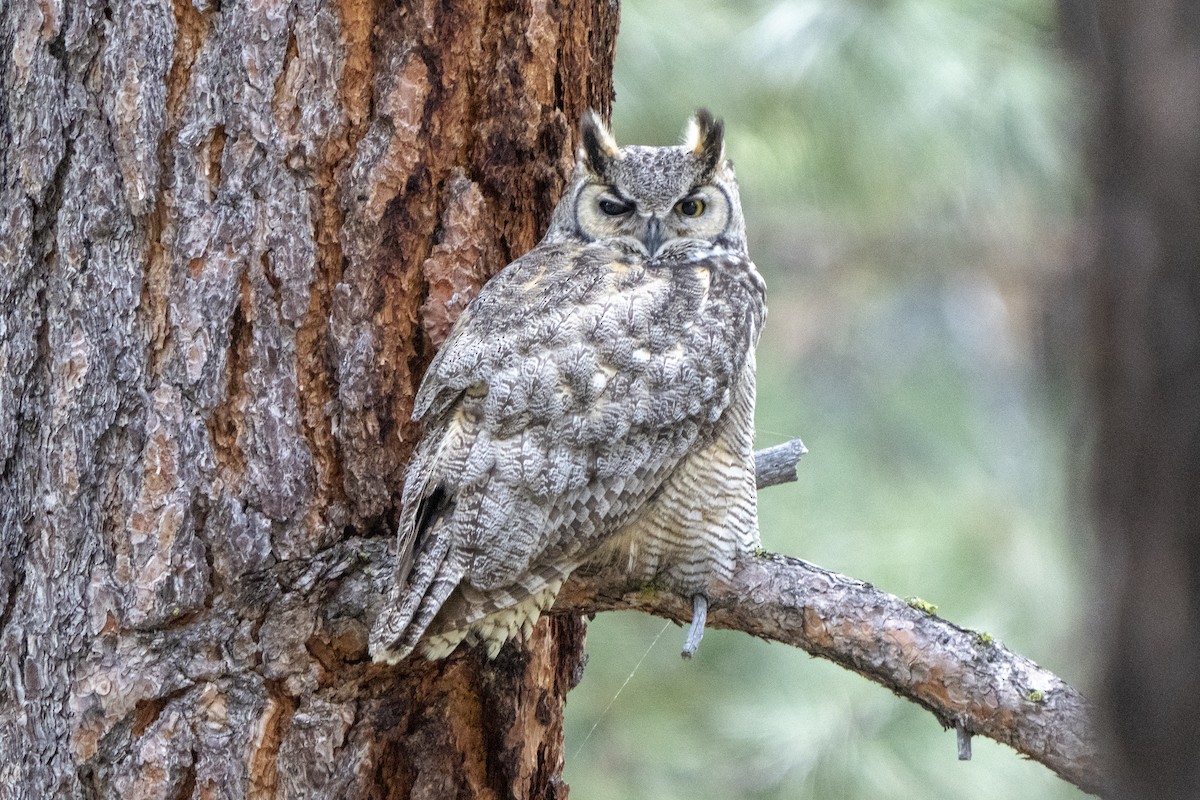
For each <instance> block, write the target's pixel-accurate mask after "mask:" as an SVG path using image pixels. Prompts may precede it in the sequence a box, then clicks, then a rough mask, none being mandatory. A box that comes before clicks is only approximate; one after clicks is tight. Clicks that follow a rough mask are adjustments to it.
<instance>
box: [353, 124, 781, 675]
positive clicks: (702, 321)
mask: <svg viewBox="0 0 1200 800" xmlns="http://www.w3.org/2000/svg"><path fill="white" fill-rule="evenodd" d="M581 133H582V146H581V147H580V149H579V160H578V164H577V165H576V167H575V173H574V177H573V180H572V182H571V184H570V186H568V187H567V190H566V192H565V194H564V195H563V198H562V200H560V201H559V203H558V206H557V207H556V208H555V211H554V215H553V217H552V219H551V222H550V229H549V230H548V231H547V233H546V236H545V238H544V239H543V240H542V241H541V243H540V244H538V246H537V247H535V248H534V249H533V250H531V251H530V252H529V253H527V254H526V255H524V256H522V257H521V258H518V259H517V260H516V261H514V262H513V263H511V264H509V265H508V266H507V267H505V268H504V269H503V270H502V271H501V272H500V273H499V274H497V275H496V276H495V277H494V278H492V279H491V280H490V281H489V282H488V283H487V285H485V286H484V287H483V289H482V291H481V292H480V294H479V296H478V297H477V298H476V299H475V301H474V302H473V303H472V304H471V305H470V307H469V308H468V309H467V310H466V311H465V312H464V313H463V315H462V317H461V318H460V319H459V320H458V323H457V324H456V325H455V326H454V329H453V331H452V332H451V333H450V336H449V338H448V339H447V341H446V343H445V344H444V345H443V346H442V348H441V350H440V351H439V352H438V354H437V356H436V358H434V360H433V363H432V364H430V366H429V370H428V372H427V373H426V375H425V378H424V381H423V383H422V384H421V388H420V390H419V392H418V393H417V397H416V404H415V408H414V411H413V418H414V419H416V420H420V421H421V422H423V423H424V426H425V431H424V436H423V438H422V439H421V441H420V443H419V444H418V445H417V447H416V450H415V452H414V453H413V457H412V461H411V463H410V465H409V468H408V473H407V478H406V481H405V484H404V495H403V511H402V513H401V517H400V523H399V551H398V558H397V571H396V581H395V586H394V589H393V591H392V595H391V597H390V599H389V602H388V605H387V607H386V608H385V610H384V611H383V613H382V614H381V615H380V617H379V620H378V622H377V623H376V626H375V629H374V631H373V633H372V635H371V653H372V655H373V657H374V658H375V659H376V660H378V661H389V662H395V661H398V660H399V659H402V658H404V657H405V656H407V655H408V654H409V653H410V652H412V650H413V649H414V648H415V647H417V645H418V644H420V645H421V646H422V651H423V653H424V655H426V656H427V657H428V658H440V657H442V656H445V655H447V654H449V653H450V652H451V651H452V650H454V648H455V647H457V646H458V645H459V643H460V642H462V641H463V640H466V641H467V642H469V643H474V642H481V643H483V644H485V645H486V647H487V651H488V655H489V656H492V657H494V656H495V655H496V653H497V652H498V651H499V650H500V647H501V646H502V645H503V644H504V643H505V642H506V641H508V640H509V639H510V638H512V637H514V636H516V635H518V634H523V635H528V633H529V631H530V630H531V628H532V627H533V624H534V623H535V622H536V621H537V619H538V616H539V614H541V612H542V611H543V610H545V609H546V608H547V607H549V606H550V605H551V604H552V603H553V602H554V598H555V596H556V595H557V594H558V591H559V589H560V588H561V587H562V584H563V581H564V580H566V579H567V577H568V576H569V575H570V574H571V573H572V572H573V571H574V570H576V569H577V568H579V567H580V566H583V565H585V564H598V563H600V562H605V563H608V562H611V561H616V563H618V564H620V565H622V567H623V568H624V569H627V570H628V571H629V573H630V574H631V575H634V576H636V577H638V578H642V579H645V580H651V579H656V580H657V581H658V582H659V583H660V584H661V585H662V586H664V587H665V588H668V589H671V590H674V591H677V592H680V593H683V594H684V595H685V596H690V597H692V598H693V603H694V610H695V614H694V617H693V620H692V629H691V632H690V633H689V636H688V644H687V646H686V647H685V654H690V652H693V651H694V650H695V647H696V645H697V644H698V643H699V638H700V635H701V634H702V633H703V627H704V620H705V610H706V607H707V601H706V599H705V592H706V591H707V590H708V589H709V588H711V586H712V585H713V584H714V582H717V581H722V580H728V579H729V577H730V576H731V572H732V569H733V566H734V562H735V560H736V558H737V556H738V554H740V553H745V552H747V551H749V550H752V549H753V548H755V547H756V546H757V545H758V541H759V540H758V522H757V507H756V502H755V481H754V450H753V439H754V347H755V345H756V343H757V341H758V335H759V331H760V330H761V328H762V325H763V320H764V318H765V315H766V308H765V304H764V285H763V281H762V278H761V277H760V276H759V274H758V271H757V270H756V269H755V267H754V264H753V263H751V261H750V259H749V258H748V257H747V255H746V232H745V224H744V221H743V219H742V209H741V205H740V201H739V199H738V189H737V182H736V180H735V178H734V174H733V166H732V165H731V164H730V163H729V162H728V161H727V160H726V159H725V151H724V126H723V124H722V122H721V121H720V120H714V119H713V117H712V116H711V115H710V114H709V113H708V112H707V111H704V110H701V111H698V112H697V113H696V115H695V117H694V118H693V119H692V120H691V121H690V122H689V125H688V128H687V129H686V132H685V143H684V144H683V145H682V146H676V147H618V146H617V143H616V141H615V140H614V139H613V137H612V136H611V134H610V133H609V132H608V130H607V129H606V128H605V127H604V125H603V123H601V121H600V119H599V118H598V117H597V116H596V115H595V113H594V112H588V113H586V114H585V115H584V117H583V120H582V125H581Z"/></svg>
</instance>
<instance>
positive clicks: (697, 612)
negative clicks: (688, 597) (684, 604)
mask: <svg viewBox="0 0 1200 800" xmlns="http://www.w3.org/2000/svg"><path fill="white" fill-rule="evenodd" d="M706 619H708V598H707V597H705V596H704V595H702V594H694V595H692V626H691V627H690V628H688V635H687V639H685V640H684V642H683V653H682V654H681V655H683V657H684V658H691V657H692V656H694V655H696V650H697V649H699V647H700V640H701V639H703V638H704V621H705V620H706Z"/></svg>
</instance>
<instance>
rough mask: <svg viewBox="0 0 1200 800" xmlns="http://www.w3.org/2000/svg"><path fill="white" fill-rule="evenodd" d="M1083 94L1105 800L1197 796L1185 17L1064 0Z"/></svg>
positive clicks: (1198, 560)
mask: <svg viewBox="0 0 1200 800" xmlns="http://www.w3.org/2000/svg"><path fill="white" fill-rule="evenodd" d="M1061 7H1062V11H1063V17H1064V20H1065V22H1066V23H1067V25H1066V32H1067V34H1068V37H1069V41H1070V42H1071V43H1072V44H1073V45H1074V47H1075V49H1076V52H1077V53H1078V54H1079V55H1080V56H1081V62H1082V64H1083V66H1084V68H1085V75H1086V77H1087V79H1088V80H1089V81H1090V84H1091V86H1092V87H1093V88H1095V89H1096V91H1097V103H1096V106H1097V109H1096V112H1097V114H1096V120H1095V121H1096V124H1095V126H1094V136H1093V141H1092V150H1091V153H1090V162H1089V166H1090V173H1091V178H1092V181H1093V183H1094V188H1095V193H1096V196H1095V209H1094V212H1093V215H1092V225H1091V228H1090V231H1089V234H1090V235H1089V239H1090V240H1089V242H1088V246H1087V253H1088V262H1089V263H1086V264H1084V265H1083V266H1082V269H1081V272H1082V274H1083V275H1084V276H1085V280H1086V289H1087V292H1086V300H1087V305H1088V315H1087V328H1086V333H1085V335H1086V340H1085V347H1083V348H1081V350H1083V351H1085V352H1086V353H1087V354H1088V356H1089V361H1088V364H1087V379H1086V380H1087V385H1086V390H1087V393H1088V396H1089V397H1088V399H1089V406H1088V410H1089V417H1090V419H1091V421H1092V425H1093V429H1094V437H1093V442H1094V444H1093V453H1092V454H1091V458H1092V470H1091V475H1090V486H1089V489H1090V502H1091V505H1092V508H1093V513H1094V519H1095V522H1096V531H1097V534H1098V538H1099V544H1100V559H1099V563H1100V564H1101V570H1100V572H1099V574H1098V575H1097V579H1098V580H1097V589H1096V601H1097V602H1096V607H1097V608H1098V609H1100V611H1101V616H1102V618H1103V619H1102V622H1103V623H1104V625H1105V628H1106V632H1105V636H1104V637H1103V639H1104V641H1105V642H1106V644H1107V647H1106V654H1105V663H1104V679H1103V686H1102V697H1101V698H1100V699H1101V701H1102V702H1101V703H1100V705H1101V708H1102V709H1103V710H1104V712H1105V713H1104V717H1105V720H1106V723H1107V725H1106V727H1107V729H1108V733H1109V734H1110V737H1111V742H1110V743H1111V747H1110V757H1109V758H1108V759H1107V763H1108V765H1109V767H1110V773H1111V778H1112V783H1113V791H1112V796H1114V797H1130V798H1140V797H1155V798H1164V800H1168V799H1169V798H1184V797H1189V798H1193V797H1197V796H1200V581H1198V579H1197V576H1198V575H1200V345H1198V337H1200V224H1198V221H1200V10H1198V8H1200V7H1198V6H1197V5H1196V4H1195V3H1194V2H1190V1H1189V0H1160V1H1158V2H1151V3H1138V2H1128V0H1127V1H1126V2H1103V3H1100V4H1098V5H1093V4H1086V3H1081V2H1078V1H1077V0H1062V3H1061Z"/></svg>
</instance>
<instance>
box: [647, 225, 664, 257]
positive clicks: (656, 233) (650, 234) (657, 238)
mask: <svg viewBox="0 0 1200 800" xmlns="http://www.w3.org/2000/svg"><path fill="white" fill-rule="evenodd" d="M642 244H644V245H645V246H646V253H647V254H649V256H650V257H651V258H653V257H654V256H655V255H657V253H658V248H660V247H662V244H663V226H662V220H660V219H659V218H658V217H655V216H651V217H650V219H648V220H646V227H645V229H644V230H643V231H642Z"/></svg>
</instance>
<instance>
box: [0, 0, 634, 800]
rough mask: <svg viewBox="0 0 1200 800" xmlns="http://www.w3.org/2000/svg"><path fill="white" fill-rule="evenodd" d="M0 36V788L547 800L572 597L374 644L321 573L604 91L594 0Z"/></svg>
mask: <svg viewBox="0 0 1200 800" xmlns="http://www.w3.org/2000/svg"><path fill="white" fill-rule="evenodd" d="M0 26H2V27H0V42H3V46H2V47H0V82H2V83H0V86H2V89H0V91H2V93H3V95H2V96H3V101H2V102H0V115H2V119H3V128H2V129H0V130H2V131H3V133H2V134H0V135H2V136H4V137H5V140H4V141H3V143H2V146H0V177H2V179H3V180H2V183H0V264H3V270H2V271H0V602H2V603H3V607H2V612H0V764H2V765H3V766H0V784H3V785H4V786H5V789H6V794H5V796H15V797H29V798H44V797H70V796H76V797H82V796H87V797H117V796H123V797H127V798H135V797H187V796H191V795H193V794H195V795H198V796H205V797H209V796H219V797H244V796H250V797H275V796H297V795H303V796H324V797H406V796H413V797H444V796H453V795H460V796H470V797H507V796H515V797H535V796H536V797H552V796H555V795H556V794H557V793H559V790H558V788H557V787H558V786H559V783H560V778H559V773H560V767H561V763H562V750H561V746H562V725H561V719H562V714H561V711H562V704H563V700H564V695H565V693H566V691H567V690H568V689H569V688H570V686H571V685H572V684H573V682H574V681H575V679H576V677H577V672H578V668H579V662H580V657H581V656H580V653H581V647H582V637H583V626H582V623H580V622H579V621H578V620H571V619H563V620H558V621H555V622H554V624H553V625H552V626H544V627H543V628H540V629H539V634H538V636H536V637H535V638H534V639H533V641H532V642H530V643H529V644H528V645H527V646H525V647H523V648H520V649H515V650H510V651H508V652H507V653H506V654H505V656H504V657H502V658H501V659H500V660H499V661H497V662H496V663H494V664H487V663H484V662H482V661H480V660H479V659H478V658H474V657H466V658H461V659H456V660H454V661H452V662H447V663H441V664H433V665H429V664H425V663H423V662H417V663H414V664H411V665H408V666H407V667H405V668H403V669H398V670H397V669H390V670H385V669H382V668H377V667H374V666H370V665H368V664H367V663H366V661H365V651H364V642H365V637H366V631H367V625H368V624H369V619H370V618H371V616H372V615H371V614H370V613H369V610H368V605H369V602H370V601H373V600H374V599H375V598H377V594H376V593H375V592H374V587H375V584H373V583H370V581H369V580H368V577H367V575H366V572H365V571H359V572H355V573H354V579H353V580H351V579H350V578H347V579H346V580H344V581H341V580H335V579H334V578H333V577H332V576H331V574H330V573H329V571H328V570H329V564H330V563H332V562H331V560H330V559H331V558H332V557H333V556H337V557H341V556H343V555H346V554H349V555H348V556H347V557H349V558H354V557H355V553H360V552H363V553H365V552H366V551H365V550H363V549H362V548H350V549H347V546H346V543H347V542H357V541H359V540H360V538H359V537H366V538H365V539H363V541H377V542H379V543H381V545H382V544H383V543H386V542H390V537H391V525H390V514H391V513H392V511H393V507H394V497H395V494H396V492H397V489H398V486H399V484H400V481H401V470H402V467H403V464H404V463H405V459H406V457H407V452H408V449H409V447H410V446H411V444H412V440H413V437H414V435H415V433H416V432H415V431H414V430H413V429H412V426H411V423H409V422H408V419H409V412H410V408H411V401H412V395H413V390H414V387H415V384H416V382H417V380H418V378H419V376H420V374H421V371H422V369H423V365H424V363H425V362H426V360H427V359H428V357H429V355H430V354H431V353H432V352H433V350H434V348H435V347H436V345H437V344H438V343H439V342H440V340H441V338H442V337H443V336H444V335H445V333H446V330H447V328H448V325H449V324H450V321H451V319H452V318H453V316H454V315H456V314H457V313H458V311H459V310H460V309H461V308H462V306H463V305H464V304H465V302H466V300H467V299H468V298H469V297H470V296H471V294H472V292H473V291H474V290H475V289H476V288H477V287H478V286H479V285H480V283H481V282H482V281H483V280H484V279H485V278H486V277H487V276H488V275H489V274H490V273H491V272H494V271H495V270H496V269H498V268H499V267H500V266H502V265H503V264H505V263H506V262H507V261H508V260H510V259H511V258H512V257H513V256H515V255H517V254H519V253H520V252H522V251H524V250H526V249H528V248H529V247H531V246H532V245H533V244H534V243H535V241H536V238H537V236H538V235H539V233H540V232H541V230H542V229H543V228H544V226H545V225H546V222H547V220H548V218H549V213H550V210H551V204H552V203H553V201H554V200H555V198H556V196H557V193H558V191H559V189H560V188H561V186H562V184H563V182H564V179H565V177H566V176H567V173H568V170H569V167H570V164H571V161H572V150H573V141H572V130H573V127H574V124H573V123H574V120H575V119H577V118H578V115H579V113H580V112H581V111H582V110H583V109H584V108H585V107H587V106H595V107H597V108H599V109H601V110H607V107H608V105H609V103H610V101H611V94H612V92H611V84H610V74H611V62H612V54H613V43H614V38H615V33H616V7H615V5H613V4H610V3H607V2H599V3H592V4H586V3H569V2H567V3H564V4H545V3H535V4H533V7H532V8H529V7H520V6H517V7H514V6H511V5H510V4H504V3H496V2H489V0H473V1H468V2H456V3H449V4H435V3H431V2H416V3H410V4H392V3H384V2H372V0H365V1H364V0H288V1H287V2H276V1H274V0H270V1H268V2H248V1H247V0H226V1H225V2H223V3H210V2H206V0H195V2H194V3H193V2H188V0H174V2H166V1H165V0H111V2H107V3H106V2H93V1H92V0H48V1H47V0H9V1H8V2H6V3H4V4H3V6H2V7H0ZM372 537H374V538H372ZM381 579H382V577H381V576H379V575H376V576H375V577H374V578H373V580H376V581H378V580H381Z"/></svg>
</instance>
